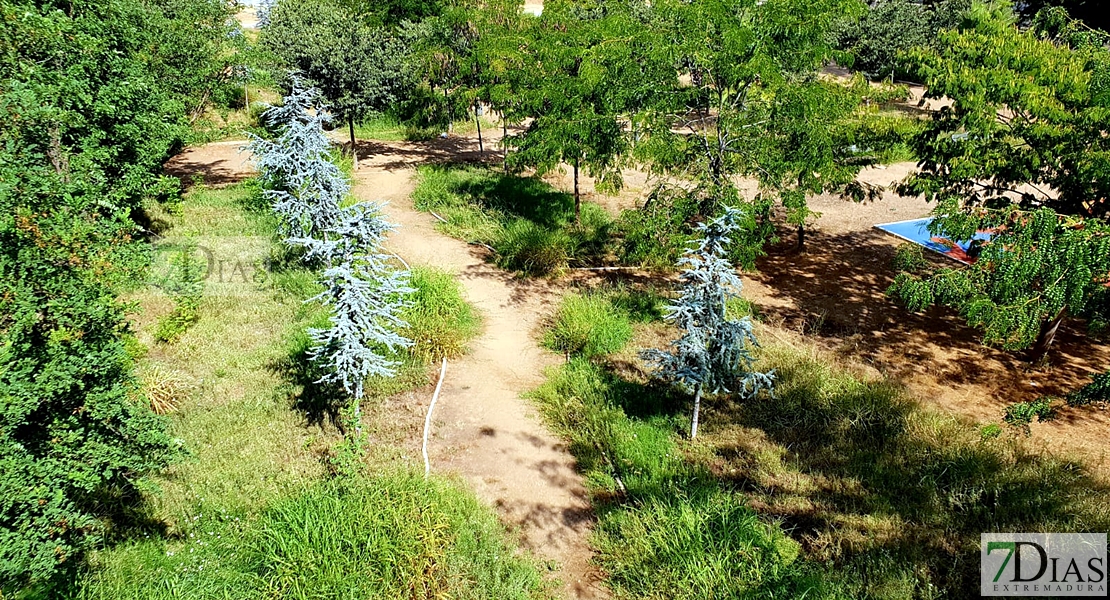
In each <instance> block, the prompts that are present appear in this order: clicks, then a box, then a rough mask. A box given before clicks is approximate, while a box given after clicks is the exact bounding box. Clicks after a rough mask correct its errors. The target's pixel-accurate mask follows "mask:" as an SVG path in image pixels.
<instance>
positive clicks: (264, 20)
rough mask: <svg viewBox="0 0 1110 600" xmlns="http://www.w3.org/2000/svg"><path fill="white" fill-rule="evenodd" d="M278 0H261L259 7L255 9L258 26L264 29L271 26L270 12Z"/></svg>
mask: <svg viewBox="0 0 1110 600" xmlns="http://www.w3.org/2000/svg"><path fill="white" fill-rule="evenodd" d="M275 4H277V0H260V1H259V3H258V8H256V9H254V14H255V15H256V16H257V17H258V28H259V29H264V28H266V27H269V26H270V13H271V12H273V10H274V5H275Z"/></svg>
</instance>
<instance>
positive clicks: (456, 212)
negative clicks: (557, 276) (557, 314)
mask: <svg viewBox="0 0 1110 600" xmlns="http://www.w3.org/2000/svg"><path fill="white" fill-rule="evenodd" d="M412 199H413V203H414V204H415V206H416V208H417V209H419V210H425V211H430V212H434V213H436V214H437V215H439V216H440V217H442V218H443V219H445V220H446V221H447V222H446V223H441V224H440V225H439V227H440V228H441V230H442V231H443V232H444V233H446V234H448V235H451V236H453V237H456V238H459V239H461V240H465V241H467V242H478V243H482V244H486V245H488V246H490V247H492V248H493V249H494V250H496V251H497V263H498V265H499V266H501V267H502V268H505V269H508V270H511V271H517V272H521V273H524V274H527V275H547V274H551V273H557V272H559V271H560V270H562V269H564V268H566V267H567V266H568V265H585V264H592V263H594V262H597V261H599V260H601V259H602V258H603V257H604V256H605V254H606V253H607V251H608V248H607V245H608V239H609V235H608V229H609V227H610V225H611V218H610V217H609V215H608V214H607V213H606V212H605V210H604V209H602V208H601V207H600V206H598V205H596V204H592V203H589V202H584V203H583V204H582V219H581V223H580V224H575V223H574V198H573V196H571V195H570V194H566V193H563V192H560V191H558V190H556V189H555V188H553V187H551V186H550V185H548V184H547V183H545V182H543V181H542V180H540V179H537V178H534V177H519V176H516V175H506V174H504V173H501V172H500V171H498V170H496V169H492V168H487V167H474V166H467V167H463V166H423V167H420V168H419V169H417V185H416V189H415V190H414V191H413V195H412Z"/></svg>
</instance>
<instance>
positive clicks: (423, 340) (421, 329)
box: [401, 267, 482, 362]
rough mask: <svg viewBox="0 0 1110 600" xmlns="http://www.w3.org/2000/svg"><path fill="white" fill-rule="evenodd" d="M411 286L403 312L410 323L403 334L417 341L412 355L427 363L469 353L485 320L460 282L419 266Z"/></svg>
mask: <svg viewBox="0 0 1110 600" xmlns="http://www.w3.org/2000/svg"><path fill="white" fill-rule="evenodd" d="M410 285H411V286H412V288H413V292H412V295H411V296H410V297H409V300H410V303H409V305H408V306H406V307H405V308H404V309H403V310H402V312H401V318H402V319H403V320H404V321H405V323H406V326H405V327H404V329H403V330H402V332H403V333H404V335H405V337H407V338H408V339H410V340H412V342H413V345H412V347H411V348H410V349H409V353H410V354H412V355H413V356H415V357H416V358H417V359H419V360H421V361H424V362H434V361H437V360H439V359H441V358H455V357H457V356H461V355H462V354H465V353H466V349H467V348H466V344H467V342H468V341H470V340H471V339H472V338H473V337H474V336H476V335H477V334H478V333H479V331H480V330H481V327H482V321H481V319H480V318H479V316H478V313H477V311H475V310H474V308H473V307H472V306H471V305H470V304H468V303H467V302H466V299H465V298H463V294H462V289H461V287H460V286H459V283H458V282H457V281H455V278H454V277H452V276H451V274H450V273H446V272H443V271H439V270H436V269H431V268H427V267H417V268H414V269H413V270H412V276H411V279H410Z"/></svg>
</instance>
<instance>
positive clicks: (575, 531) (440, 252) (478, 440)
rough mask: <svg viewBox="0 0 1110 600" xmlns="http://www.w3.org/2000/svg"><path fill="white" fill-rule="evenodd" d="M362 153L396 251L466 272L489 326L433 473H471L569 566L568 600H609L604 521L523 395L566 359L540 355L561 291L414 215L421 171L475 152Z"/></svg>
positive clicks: (442, 421)
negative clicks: (595, 531) (543, 324)
mask: <svg viewBox="0 0 1110 600" xmlns="http://www.w3.org/2000/svg"><path fill="white" fill-rule="evenodd" d="M445 143H447V142H445ZM452 143H458V142H457V140H456V141H453V142H452ZM464 145H465V143H464ZM362 148H363V149H364V150H371V151H373V152H374V155H373V157H371V158H368V159H360V160H361V163H360V164H361V166H360V169H359V171H358V173H357V174H356V176H355V187H354V190H353V191H354V194H355V196H356V197H358V198H361V199H364V200H371V201H386V202H388V204H387V205H386V207H385V213H386V215H387V216H388V217H389V219H390V220H391V221H393V222H394V223H396V224H398V225H399V226H400V227H399V228H398V230H397V231H395V232H394V233H393V234H392V235H391V236H390V238H389V241H388V248H389V250H391V251H393V252H395V253H397V254H399V255H400V256H402V257H403V258H404V259H405V260H406V261H408V262H409V263H410V264H412V265H431V266H436V267H439V268H442V269H446V270H448V271H450V272H452V273H454V274H455V275H456V276H457V277H458V279H459V281H460V282H461V284H462V286H463V288H464V290H465V293H466V296H467V299H468V300H469V301H470V302H471V303H472V304H473V305H474V306H476V307H477V308H478V309H479V311H480V312H481V314H482V317H483V319H484V332H483V334H482V336H481V337H480V338H478V339H477V340H476V341H475V342H474V343H473V344H471V349H472V351H471V353H470V354H468V355H467V356H465V357H463V358H461V359H459V360H457V361H454V362H452V363H450V364H449V365H448V367H447V378H446V380H445V383H444V386H443V392H442V394H441V395H440V399H439V403H438V404H437V406H436V414H435V426H434V427H435V428H434V434H433V436H432V441H431V442H430V451H429V453H430V457H431V463H432V469H433V470H434V471H436V472H438V473H452V472H454V473H458V474H460V475H462V476H463V477H464V478H465V479H466V480H467V481H468V482H469V483H470V484H471V485H472V486H473V488H474V490H475V492H476V493H477V494H478V496H479V497H481V498H482V499H483V500H485V501H486V502H488V503H489V504H491V505H492V506H494V507H496V508H497V509H498V511H499V512H500V513H501V516H502V518H503V520H504V521H505V522H507V523H509V524H510V525H513V526H516V527H519V531H520V534H521V540H522V542H523V545H524V546H525V547H526V548H528V549H529V550H530V551H532V552H533V553H535V554H536V555H537V556H538V557H540V558H541V559H544V560H549V561H554V562H555V563H557V564H558V567H559V571H558V573H557V576H558V577H559V578H560V579H562V580H563V582H564V584H565V585H564V591H565V595H566V596H567V597H570V598H600V597H605V595H606V594H605V593H604V590H603V588H602V587H601V586H600V584H599V583H598V581H597V575H596V573H595V572H594V570H593V569H592V567H591V566H590V562H589V561H590V557H591V555H592V552H591V550H590V548H589V544H588V537H589V534H590V530H591V526H592V522H593V517H592V511H591V508H590V502H589V498H588V497H587V495H586V489H585V487H584V486H583V484H582V479H581V477H580V476H579V475H578V473H577V472H576V471H575V464H574V458H573V457H572V456H571V455H570V453H569V452H568V451H567V449H566V448H565V447H564V446H563V445H562V443H560V442H559V440H558V439H556V438H555V436H553V435H552V434H551V433H550V432H548V431H547V430H546V429H545V428H544V427H543V425H542V424H541V423H540V421H539V419H538V417H537V416H536V415H535V414H533V411H532V410H531V409H530V408H529V406H528V403H527V401H525V400H522V399H521V398H520V395H521V393H522V392H525V391H527V390H529V389H532V388H534V387H536V386H537V385H539V384H540V383H541V382H542V381H543V371H544V368H545V367H547V366H549V365H552V364H555V363H556V362H558V360H559V357H558V356H555V355H553V354H551V353H549V352H546V351H544V350H541V349H540V348H539V347H537V345H536V340H535V331H536V329H537V328H538V326H539V324H540V323H539V322H540V319H542V318H543V316H544V315H547V314H550V312H551V311H552V310H553V309H554V306H555V305H556V304H557V302H558V300H559V298H560V295H561V290H560V289H559V288H558V287H556V286H552V285H551V284H549V283H547V282H543V281H539V282H537V281H522V280H517V279H513V278H512V277H510V276H508V275H507V274H505V273H504V272H503V271H501V270H499V269H497V268H496V267H493V266H491V265H490V264H489V263H488V262H487V261H486V260H485V258H484V256H483V253H484V250H480V249H477V248H475V247H472V246H468V245H467V244H466V243H464V242H461V241H459V240H455V239H453V238H449V237H447V236H445V235H442V234H440V233H439V232H437V231H436V230H435V229H434V227H433V225H434V223H435V219H434V218H433V217H432V216H430V215H428V214H426V213H421V212H417V211H416V210H415V209H413V207H412V203H411V200H410V199H409V195H410V194H411V192H412V186H413V183H412V175H413V172H414V170H413V169H414V166H415V164H418V163H422V162H425V161H427V160H429V159H433V160H434V159H436V158H437V157H439V153H440V152H441V151H449V152H451V153H458V154H465V153H467V152H468V150H469V149H467V148H455V147H452V148H449V149H448V148H443V149H439V148H438V147H437V146H436V145H435V144H434V143H433V144H431V147H430V148H429V147H427V146H425V145H423V144H421V145H414V144H406V143H397V144H382V143H374V144H364V145H362ZM474 150H476V148H475V149H474ZM360 154H361V153H360Z"/></svg>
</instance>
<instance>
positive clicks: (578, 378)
mask: <svg viewBox="0 0 1110 600" xmlns="http://www.w3.org/2000/svg"><path fill="white" fill-rule="evenodd" d="M532 398H533V399H534V400H535V401H536V402H537V404H538V406H539V408H540V410H541V412H542V414H543V415H544V416H545V417H546V418H547V420H548V421H549V422H550V423H551V424H553V425H554V426H555V428H556V429H557V430H558V431H560V432H561V433H562V434H563V435H564V436H565V437H566V438H567V439H568V440H569V441H570V444H571V450H572V452H574V454H575V456H576V458H577V459H578V463H579V466H580V468H581V469H582V470H583V471H584V473H585V476H586V479H587V483H588V485H589V487H590V492H591V495H592V497H593V498H594V505H595V507H596V509H597V511H598V525H597V531H596V534H595V541H594V543H595V545H596V546H597V548H598V558H597V560H598V563H599V565H600V567H601V568H602V570H603V571H604V572H606V573H607V574H608V581H607V583H608V585H609V587H610V588H611V589H612V590H613V591H614V592H615V595H616V597H617V598H674V599H695V598H697V599H701V598H709V597H716V598H738V597H754V598H766V597H782V598H799V597H803V596H804V597H807V598H832V597H845V596H844V595H842V594H838V593H837V589H838V587H837V586H836V585H835V584H832V583H829V582H826V581H823V580H822V579H821V578H820V577H819V576H818V575H817V574H819V573H820V571H819V569H818V568H817V567H815V566H814V565H812V564H809V563H808V562H806V561H804V560H801V559H800V558H799V554H800V546H799V544H798V543H797V542H795V541H793V540H791V539H790V538H789V537H788V536H786V535H785V534H784V533H783V532H782V530H781V529H780V528H778V527H776V526H775V525H774V524H773V523H767V522H764V521H763V520H761V519H760V518H759V517H758V515H757V513H756V512H755V511H754V510H753V509H751V508H750V507H748V506H747V503H746V501H745V499H744V498H743V496H741V495H738V494H734V493H731V492H730V491H729V490H728V489H727V488H726V487H725V486H722V485H721V484H720V483H719V482H718V481H717V480H716V479H715V478H714V477H713V476H712V474H711V473H710V472H709V471H708V470H707V469H705V468H704V467H702V466H700V465H698V464H696V463H692V462H690V461H688V460H687V459H686V458H685V456H684V448H683V445H684V444H683V442H682V441H681V440H680V439H679V438H678V435H677V433H676V432H677V431H678V429H680V428H682V427H684V424H683V422H682V421H683V419H682V418H681V417H678V416H676V415H673V414H671V413H670V410H669V409H670V408H673V406H674V404H675V400H676V399H675V398H673V397H669V396H667V395H665V394H660V393H658V391H655V390H650V389H649V388H647V387H645V386H644V385H642V384H636V383H632V382H629V381H625V380H622V379H619V378H617V377H615V376H613V375H612V374H610V373H608V372H607V371H606V370H605V368H604V367H602V366H601V365H598V364H596V363H593V362H590V361H588V360H586V359H584V358H576V359H574V360H572V361H571V362H570V363H568V364H567V365H565V366H563V367H560V368H558V369H555V370H553V371H551V372H550V373H549V379H548V381H547V382H546V383H545V384H544V385H543V386H541V387H540V388H539V389H538V390H536V391H535V392H534V393H533V394H532Z"/></svg>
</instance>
